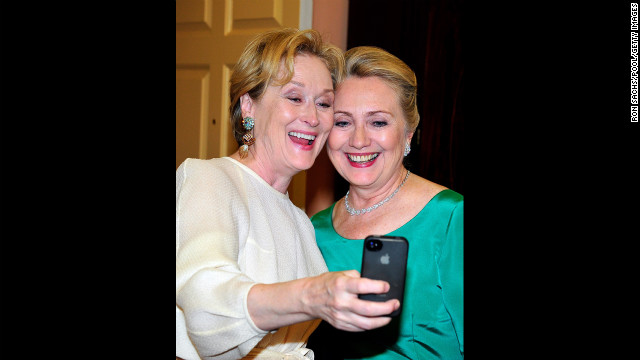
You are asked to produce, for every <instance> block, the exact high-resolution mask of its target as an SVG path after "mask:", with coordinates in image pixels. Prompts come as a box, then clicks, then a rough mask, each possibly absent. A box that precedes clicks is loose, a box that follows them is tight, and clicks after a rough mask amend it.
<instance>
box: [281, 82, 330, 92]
mask: <svg viewBox="0 0 640 360" xmlns="http://www.w3.org/2000/svg"><path fill="white" fill-rule="evenodd" d="M289 83H290V84H293V85H297V86H299V87H301V88H304V87H305V86H304V84H303V83H301V82H298V81H295V80H291V81H289ZM328 92H331V93H333V92H335V90H333V89H324V90H323V91H322V93H323V94H324V93H328Z"/></svg>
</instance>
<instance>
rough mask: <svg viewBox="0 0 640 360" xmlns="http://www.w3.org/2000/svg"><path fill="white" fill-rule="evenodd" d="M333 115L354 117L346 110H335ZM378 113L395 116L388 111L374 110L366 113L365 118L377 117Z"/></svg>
mask: <svg viewBox="0 0 640 360" xmlns="http://www.w3.org/2000/svg"><path fill="white" fill-rule="evenodd" d="M333 113H334V115H335V114H345V115H347V116H351V117H353V114H352V113H350V112H348V111H346V110H334V111H333ZM378 113H381V114H387V115H391V116H393V114H392V113H390V112H388V111H384V110H373V111H367V112H366V113H365V116H372V115H375V114H378Z"/></svg>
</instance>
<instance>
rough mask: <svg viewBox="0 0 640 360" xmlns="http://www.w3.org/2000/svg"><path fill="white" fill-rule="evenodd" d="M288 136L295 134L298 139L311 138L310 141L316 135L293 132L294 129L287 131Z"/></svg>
mask: <svg viewBox="0 0 640 360" xmlns="http://www.w3.org/2000/svg"><path fill="white" fill-rule="evenodd" d="M289 136H295V137H297V138H299V139H306V140H311V141H313V140H315V139H316V137H315V136H313V135H307V134H301V133H299V132H295V131H291V132H289Z"/></svg>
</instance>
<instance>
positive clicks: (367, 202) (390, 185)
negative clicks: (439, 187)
mask: <svg viewBox="0 0 640 360" xmlns="http://www.w3.org/2000/svg"><path fill="white" fill-rule="evenodd" d="M408 176H409V171H408V170H406V169H405V168H404V167H403V168H402V170H401V171H400V172H399V173H398V175H397V177H396V178H395V179H394V180H393V181H390V182H387V183H386V184H385V185H384V186H383V187H381V188H380V189H378V190H373V191H372V190H370V189H365V188H362V187H358V186H354V185H350V186H349V191H348V192H347V195H348V202H349V207H350V208H352V210H363V209H368V208H369V207H371V206H375V208H374V209H369V211H373V210H375V209H377V208H378V207H380V206H382V205H384V203H386V202H387V201H389V200H391V198H393V197H394V196H395V195H396V194H397V192H398V191H399V190H400V187H401V186H402V185H404V182H405V181H406V179H407V177H408ZM346 202H347V196H345V205H346ZM381 202H384V203H382V204H381ZM347 211H349V209H348V210H347ZM369 211H367V212H369Z"/></svg>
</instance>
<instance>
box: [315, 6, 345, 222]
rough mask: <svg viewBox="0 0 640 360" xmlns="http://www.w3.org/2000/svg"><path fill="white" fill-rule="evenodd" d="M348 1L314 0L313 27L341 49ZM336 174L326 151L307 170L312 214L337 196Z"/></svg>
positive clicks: (343, 40)
mask: <svg viewBox="0 0 640 360" xmlns="http://www.w3.org/2000/svg"><path fill="white" fill-rule="evenodd" d="M348 19H349V0H313V21H312V27H313V28H314V29H316V30H318V31H319V32H320V33H321V34H322V37H323V39H324V40H326V41H329V42H330V43H332V44H334V45H336V46H337V47H339V48H340V49H342V50H346V48H347V25H348ZM335 176H339V175H337V173H336V172H335V170H334V169H333V165H332V164H331V162H330V161H329V158H328V157H327V154H326V152H325V151H323V152H322V153H321V154H320V156H318V158H317V159H316V161H315V163H314V165H313V167H312V168H311V169H309V170H307V177H306V181H307V183H306V198H305V211H306V213H307V215H309V216H311V215H313V214H315V213H317V212H318V211H320V210H322V209H325V208H327V207H328V206H329V205H331V204H332V203H333V199H334V189H333V184H334V178H335Z"/></svg>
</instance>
